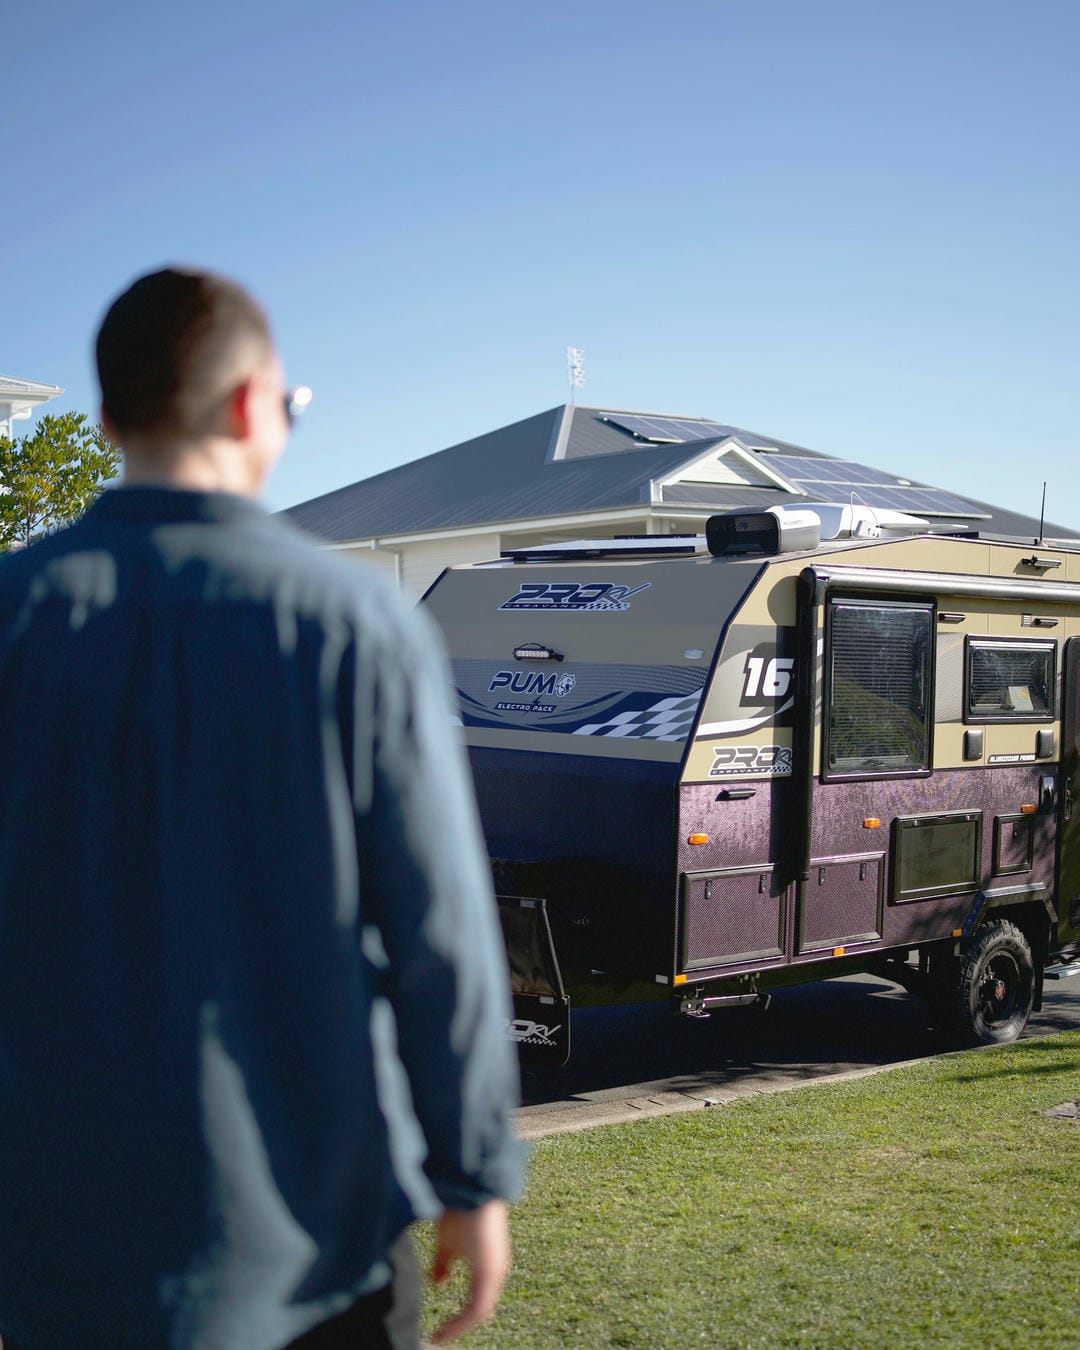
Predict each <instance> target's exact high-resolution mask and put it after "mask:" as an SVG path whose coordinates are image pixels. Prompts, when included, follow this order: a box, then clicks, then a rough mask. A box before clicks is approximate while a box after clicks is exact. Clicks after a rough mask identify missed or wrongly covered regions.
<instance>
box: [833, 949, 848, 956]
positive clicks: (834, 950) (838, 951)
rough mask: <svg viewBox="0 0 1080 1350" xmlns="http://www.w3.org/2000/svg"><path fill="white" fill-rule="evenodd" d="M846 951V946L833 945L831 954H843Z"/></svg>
mask: <svg viewBox="0 0 1080 1350" xmlns="http://www.w3.org/2000/svg"><path fill="white" fill-rule="evenodd" d="M846 951H847V948H846V947H834V948H833V949H832V954H833V956H843V954H844V953H845V952H846Z"/></svg>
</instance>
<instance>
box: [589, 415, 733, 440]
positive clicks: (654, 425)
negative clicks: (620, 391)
mask: <svg viewBox="0 0 1080 1350" xmlns="http://www.w3.org/2000/svg"><path fill="white" fill-rule="evenodd" d="M604 421H605V422H610V423H611V425H612V426H616V427H621V428H622V429H623V431H629V432H630V433H631V435H634V436H641V437H643V438H644V439H645V440H647V441H665V442H675V443H678V442H679V441H702V440H708V439H711V438H712V437H715V436H727V435H730V433H731V427H728V426H724V425H723V424H722V423H720V422H706V421H700V422H696V421H688V420H687V419H686V418H682V417H638V416H634V415H632V414H630V413H627V414H626V415H625V416H623V415H622V414H620V415H619V416H618V417H605V418H604Z"/></svg>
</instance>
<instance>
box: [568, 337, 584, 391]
mask: <svg viewBox="0 0 1080 1350" xmlns="http://www.w3.org/2000/svg"><path fill="white" fill-rule="evenodd" d="M566 378H567V381H568V382H569V384H570V402H571V403H573V401H574V390H575V389H580V388H581V386H582V385H583V384H584V383H585V353H584V352H583V351H582V350H581V348H580V347H567V349H566Z"/></svg>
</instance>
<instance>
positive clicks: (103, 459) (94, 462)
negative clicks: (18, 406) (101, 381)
mask: <svg viewBox="0 0 1080 1350" xmlns="http://www.w3.org/2000/svg"><path fill="white" fill-rule="evenodd" d="M119 468H120V452H119V451H118V450H117V449H116V447H115V446H114V445H112V444H111V442H110V441H109V440H108V438H107V437H106V435H105V432H104V429H103V428H102V427H101V426H99V425H98V424H96V423H92V422H90V420H89V419H88V418H87V416H86V414H85V413H62V414H60V415H58V416H52V415H46V416H44V417H42V418H41V419H40V421H39V422H38V423H37V426H36V427H35V428H34V430H33V431H32V432H31V433H30V434H29V435H26V436H20V437H18V439H14V440H12V439H9V438H8V437H6V436H0V551H6V550H8V549H10V548H13V547H16V546H18V545H23V544H29V543H30V541H31V540H32V539H36V538H37V537H38V536H39V535H42V534H50V533H51V532H52V531H53V530H56V529H59V527H60V526H61V525H66V524H67V523H68V522H69V521H72V520H75V519H76V518H77V517H78V516H80V515H82V513H83V512H84V511H85V510H86V508H87V507H88V506H89V505H90V503H91V502H92V501H93V500H94V498H95V497H96V496H97V495H98V493H99V492H100V491H101V489H102V488H103V487H104V485H105V484H106V483H107V482H108V481H109V479H110V478H113V477H115V475H116V474H117V472H118V471H119Z"/></svg>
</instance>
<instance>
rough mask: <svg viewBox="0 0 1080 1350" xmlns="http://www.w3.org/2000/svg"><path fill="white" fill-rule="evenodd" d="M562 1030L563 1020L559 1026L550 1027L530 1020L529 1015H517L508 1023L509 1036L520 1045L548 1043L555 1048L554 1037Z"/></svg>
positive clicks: (507, 1032)
mask: <svg viewBox="0 0 1080 1350" xmlns="http://www.w3.org/2000/svg"><path fill="white" fill-rule="evenodd" d="M561 1030H562V1023H561V1022H560V1023H559V1024H558V1026H554V1027H549V1026H545V1025H544V1024H543V1022H530V1021H529V1019H528V1018H527V1017H516V1018H515V1019H514V1020H513V1021H512V1022H507V1024H506V1034H507V1036H509V1038H510V1039H511V1040H512V1041H516V1042H517V1043H518V1045H547V1046H551V1047H553V1048H554V1047H555V1045H556V1043H555V1041H554V1039H553V1037H554V1035H555V1033H556V1032H557V1031H561Z"/></svg>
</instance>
